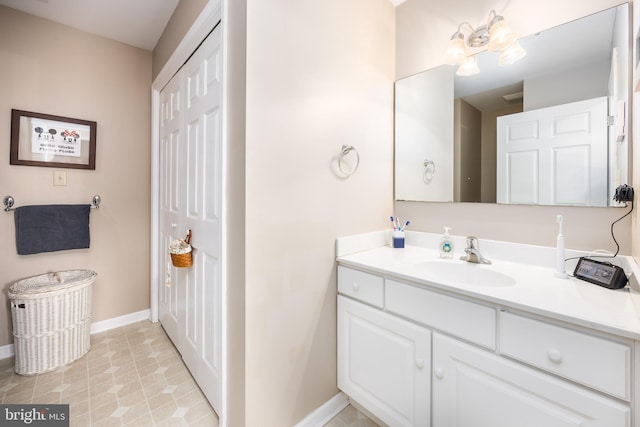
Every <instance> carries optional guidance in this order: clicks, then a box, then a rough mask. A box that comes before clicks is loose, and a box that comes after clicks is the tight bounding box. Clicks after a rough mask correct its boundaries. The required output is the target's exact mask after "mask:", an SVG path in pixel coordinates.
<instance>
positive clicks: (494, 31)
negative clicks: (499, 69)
mask: <svg viewBox="0 0 640 427" xmlns="http://www.w3.org/2000/svg"><path fill="white" fill-rule="evenodd" d="M463 26H466V27H468V28H469V29H470V30H471V32H470V33H469V35H468V36H467V38H466V43H465V37H464V34H463V33H462V27H463ZM484 46H487V49H488V50H490V51H500V52H501V54H500V59H499V63H500V65H507V64H513V63H514V62H516V61H517V60H519V59H521V58H522V57H523V56H524V55H525V54H526V52H525V50H524V49H522V47H521V46H520V44H519V43H518V41H517V37H516V34H515V33H514V32H513V31H512V30H511V28H509V26H508V25H507V24H506V22H505V20H504V18H503V17H502V16H501V15H498V14H496V11H495V10H492V11H491V12H490V13H489V17H488V18H487V24H486V25H481V26H479V27H477V28H474V27H473V26H472V25H471V24H469V23H468V22H463V23H461V24H460V25H459V26H458V30H457V31H456V32H455V33H453V36H451V40H449V45H448V47H447V50H446V52H445V63H447V64H449V65H460V67H459V69H458V72H456V74H458V75H460V76H471V75H473V74H477V73H479V72H480V70H479V68H478V64H477V60H476V59H475V58H474V59H473V63H475V65H473V63H472V62H471V60H470V58H472V57H473V56H475V53H477V52H473V55H471V54H469V53H468V52H467V47H469V48H472V49H478V48H481V47H484ZM463 67H464V68H465V69H463V70H460V68H463Z"/></svg>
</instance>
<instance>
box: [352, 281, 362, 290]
mask: <svg viewBox="0 0 640 427" xmlns="http://www.w3.org/2000/svg"><path fill="white" fill-rule="evenodd" d="M352 286H353V290H354V291H357V290H358V289H360V284H358V283H357V282H353V285H352Z"/></svg>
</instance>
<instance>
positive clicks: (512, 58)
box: [498, 40, 527, 65]
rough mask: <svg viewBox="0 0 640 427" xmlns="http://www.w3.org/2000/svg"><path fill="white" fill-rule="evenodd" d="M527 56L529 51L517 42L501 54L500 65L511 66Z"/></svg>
mask: <svg viewBox="0 0 640 427" xmlns="http://www.w3.org/2000/svg"><path fill="white" fill-rule="evenodd" d="M526 54H527V51H526V50H524V49H523V48H522V46H520V43H518V41H517V40H516V41H514V42H513V43H511V44H510V45H509V46H507V47H506V48H505V49H504V50H503V51H502V52H500V59H498V65H511V64H513V63H514V62H516V61H519V60H521V59H522V58H523V57H524V56H525V55H526Z"/></svg>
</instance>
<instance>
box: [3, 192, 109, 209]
mask: <svg viewBox="0 0 640 427" xmlns="http://www.w3.org/2000/svg"><path fill="white" fill-rule="evenodd" d="M101 202H102V197H100V196H99V195H97V194H96V195H95V196H93V199H91V208H92V209H98V208H99V207H100V203H101ZM2 203H4V211H5V212H9V211H12V210H14V209H15V208H14V207H13V205H14V204H15V200H14V198H13V197H11V196H5V197H4V199H3V201H2Z"/></svg>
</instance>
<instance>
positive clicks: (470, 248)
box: [460, 236, 491, 264]
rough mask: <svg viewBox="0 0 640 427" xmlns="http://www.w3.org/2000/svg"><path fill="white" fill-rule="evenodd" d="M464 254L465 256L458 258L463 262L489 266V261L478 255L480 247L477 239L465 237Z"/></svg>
mask: <svg viewBox="0 0 640 427" xmlns="http://www.w3.org/2000/svg"><path fill="white" fill-rule="evenodd" d="M464 253H465V254H466V255H464V256H461V257H460V259H461V260H463V261H467V262H473V263H476V264H491V261H489V260H488V259H486V258H485V257H483V256H482V254H481V253H480V246H479V243H478V238H477V237H474V236H469V237H467V247H466V248H464Z"/></svg>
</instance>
